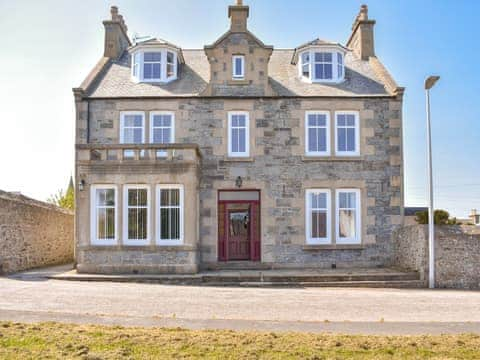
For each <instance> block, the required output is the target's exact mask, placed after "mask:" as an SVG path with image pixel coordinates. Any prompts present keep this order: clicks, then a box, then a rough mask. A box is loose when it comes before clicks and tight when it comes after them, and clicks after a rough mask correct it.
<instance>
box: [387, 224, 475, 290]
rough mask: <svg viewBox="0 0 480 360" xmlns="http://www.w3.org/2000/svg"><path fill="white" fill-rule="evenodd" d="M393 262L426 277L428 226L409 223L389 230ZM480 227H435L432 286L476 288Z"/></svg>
mask: <svg viewBox="0 0 480 360" xmlns="http://www.w3.org/2000/svg"><path fill="white" fill-rule="evenodd" d="M393 245H394V254H395V257H394V263H393V264H394V265H395V266H398V267H401V268H404V269H409V270H415V271H418V272H419V273H420V276H421V278H422V279H424V280H426V279H428V226H427V225H412V226H405V227H401V228H399V229H396V230H395V231H394V233H393ZM478 264H480V230H479V229H478V228H475V227H474V226H458V225H452V226H447V225H445V226H436V227H435V286H436V287H440V288H458V289H480V271H479V269H478Z"/></svg>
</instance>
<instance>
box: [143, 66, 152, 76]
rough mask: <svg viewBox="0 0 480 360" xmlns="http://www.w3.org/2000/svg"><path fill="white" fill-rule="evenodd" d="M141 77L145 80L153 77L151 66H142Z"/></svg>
mask: <svg viewBox="0 0 480 360" xmlns="http://www.w3.org/2000/svg"><path fill="white" fill-rule="evenodd" d="M143 77H144V78H145V79H151V78H152V77H153V73H152V64H143Z"/></svg>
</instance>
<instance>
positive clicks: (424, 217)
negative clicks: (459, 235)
mask: <svg viewBox="0 0 480 360" xmlns="http://www.w3.org/2000/svg"><path fill="white" fill-rule="evenodd" d="M433 220H434V224H435V225H455V224H457V219H456V218H453V219H450V214H449V213H448V211H445V210H440V209H439V210H435V211H434V213H433ZM415 221H416V222H417V223H419V224H428V211H418V212H416V213H415Z"/></svg>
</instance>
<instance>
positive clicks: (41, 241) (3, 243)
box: [0, 191, 73, 273]
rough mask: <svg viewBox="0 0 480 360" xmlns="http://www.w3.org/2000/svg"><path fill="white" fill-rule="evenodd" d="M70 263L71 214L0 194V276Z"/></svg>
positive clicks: (71, 254)
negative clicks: (0, 274)
mask: <svg viewBox="0 0 480 360" xmlns="http://www.w3.org/2000/svg"><path fill="white" fill-rule="evenodd" d="M71 261H73V213H72V212H70V211H66V210H63V209H60V208H58V207H56V206H53V205H49V204H46V203H43V202H41V201H36V200H33V199H29V198H27V197H25V196H22V195H14V194H11V193H6V192H3V191H0V273H12V272H16V271H21V270H26V269H31V268H35V267H41V266H46V265H53V264H62V263H67V262H71Z"/></svg>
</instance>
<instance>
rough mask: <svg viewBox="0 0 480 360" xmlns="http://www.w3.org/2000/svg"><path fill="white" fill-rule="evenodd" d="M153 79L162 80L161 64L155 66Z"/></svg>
mask: <svg viewBox="0 0 480 360" xmlns="http://www.w3.org/2000/svg"><path fill="white" fill-rule="evenodd" d="M152 79H160V64H153V70H152Z"/></svg>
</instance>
